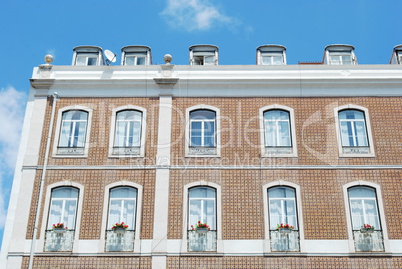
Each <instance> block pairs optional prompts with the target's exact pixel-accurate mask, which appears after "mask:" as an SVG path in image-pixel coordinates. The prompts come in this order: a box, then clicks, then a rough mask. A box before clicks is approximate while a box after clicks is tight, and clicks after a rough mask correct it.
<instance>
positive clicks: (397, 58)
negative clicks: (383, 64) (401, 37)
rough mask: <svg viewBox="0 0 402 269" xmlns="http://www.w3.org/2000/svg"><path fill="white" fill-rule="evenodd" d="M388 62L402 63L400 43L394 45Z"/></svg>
mask: <svg viewBox="0 0 402 269" xmlns="http://www.w3.org/2000/svg"><path fill="white" fill-rule="evenodd" d="M389 63H390V64H402V45H398V46H395V48H394V51H393V52H392V56H391V60H390V61H389Z"/></svg>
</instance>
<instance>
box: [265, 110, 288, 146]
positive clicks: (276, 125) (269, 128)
mask: <svg viewBox="0 0 402 269" xmlns="http://www.w3.org/2000/svg"><path fill="white" fill-rule="evenodd" d="M264 128H265V146H266V147H292V139H291V130H290V118H289V112H288V111H284V110H269V111H265V112H264Z"/></svg>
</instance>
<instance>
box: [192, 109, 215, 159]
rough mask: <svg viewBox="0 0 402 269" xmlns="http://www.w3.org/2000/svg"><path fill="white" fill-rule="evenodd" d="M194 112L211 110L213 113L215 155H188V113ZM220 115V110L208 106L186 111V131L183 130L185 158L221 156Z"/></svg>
mask: <svg viewBox="0 0 402 269" xmlns="http://www.w3.org/2000/svg"><path fill="white" fill-rule="evenodd" d="M196 110H211V111H213V112H215V124H216V126H215V134H216V154H208V155H207V154H191V153H190V113H191V112H193V111H196ZM220 119H221V113H220V109H219V108H217V107H214V106H210V105H204V104H201V105H196V106H192V107H188V108H187V109H186V129H185V137H186V138H185V156H186V157H220V156H221V136H220V130H221V122H220Z"/></svg>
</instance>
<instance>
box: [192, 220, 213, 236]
mask: <svg viewBox="0 0 402 269" xmlns="http://www.w3.org/2000/svg"><path fill="white" fill-rule="evenodd" d="M191 230H192V231H194V230H195V231H196V232H197V233H204V234H205V233H206V232H208V231H209V230H210V227H209V225H208V224H206V223H201V221H198V222H197V224H196V226H195V228H194V226H193V225H191Z"/></svg>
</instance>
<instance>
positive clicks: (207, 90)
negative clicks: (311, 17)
mask: <svg viewBox="0 0 402 269" xmlns="http://www.w3.org/2000/svg"><path fill="white" fill-rule="evenodd" d="M162 72H163V70H162V68H161V66H145V67H143V66H90V67H77V66H53V67H52V69H51V73H49V74H46V77H44V76H43V74H42V73H41V71H40V69H38V68H35V70H34V73H33V78H32V79H31V85H32V87H33V88H36V89H37V90H36V92H35V95H36V96H43V95H45V96H46V95H48V94H51V93H52V92H53V91H55V90H57V92H58V94H59V96H60V97H89V96H90V97H120V96H121V97H123V96H124V97H143V96H146V97H157V96H159V95H160V94H163V93H161V91H163V89H161V87H160V85H159V86H158V84H160V82H164V83H166V81H167V80H168V82H169V86H171V92H169V94H172V95H173V96H176V97H282V96H283V97H330V96H334V97H339V96H402V90H401V88H402V66H399V65H356V66H329V65H312V66H310V65H309V66H302V65H288V66H253V65H249V66H245V65H242V66H174V69H172V71H171V73H170V75H171V76H169V78H166V77H164V75H163V74H162ZM173 81H174V83H172V82H173ZM162 88H163V87H162ZM169 88H170V87H169Z"/></svg>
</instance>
